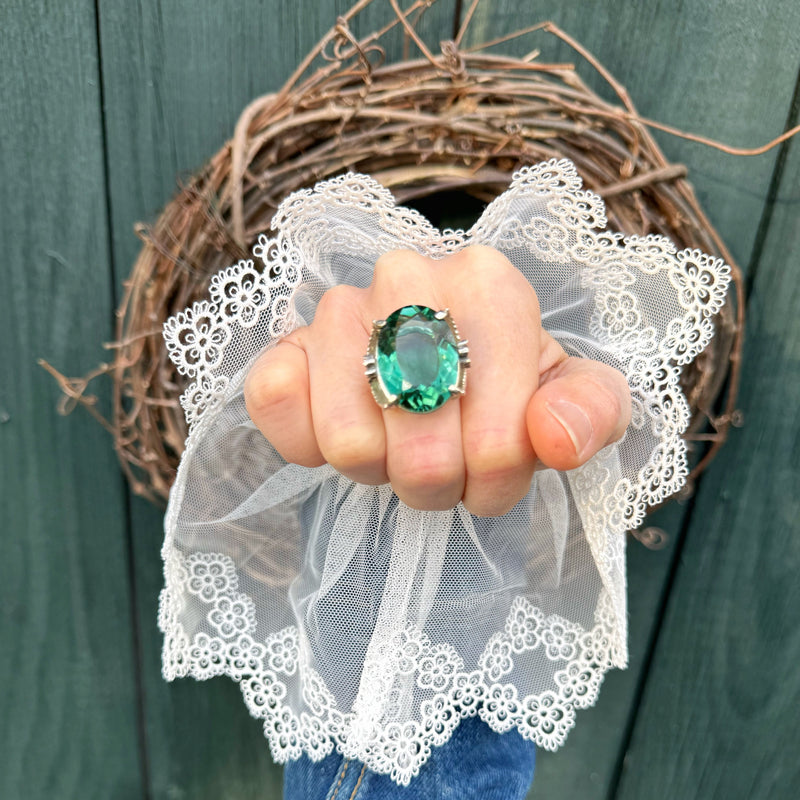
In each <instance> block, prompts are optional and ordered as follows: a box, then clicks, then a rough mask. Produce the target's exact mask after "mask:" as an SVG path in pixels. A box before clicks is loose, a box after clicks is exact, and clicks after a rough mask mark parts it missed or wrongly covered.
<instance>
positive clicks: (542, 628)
mask: <svg viewBox="0 0 800 800" xmlns="http://www.w3.org/2000/svg"><path fill="white" fill-rule="evenodd" d="M605 223H606V218H605V210H604V207H603V203H602V201H601V200H600V198H599V197H597V196H596V195H594V194H593V193H591V192H588V191H585V190H583V189H582V186H581V181H580V179H579V177H578V175H577V173H576V171H575V168H574V166H573V165H572V164H571V162H569V161H566V160H560V161H556V160H553V161H549V162H546V163H543V164H539V165H536V166H533V167H529V168H525V169H522V170H520V171H519V172H518V173H517V174H516V175H515V176H514V179H513V181H512V183H511V185H510V187H509V189H508V190H507V191H506V192H505V193H504V194H503V195H501V196H500V197H498V198H497V199H496V200H495V201H494V202H493V203H491V204H490V205H489V206H488V207H487V209H486V211H485V212H484V214H483V215H482V216H481V218H480V220H479V221H478V222H477V223H476V224H475V225H474V226H473V227H472V228H471V229H470V230H469V231H467V232H464V231H451V230H445V231H439V230H437V229H435V228H434V227H433V226H432V225H431V224H430V223H429V222H428V221H427V220H426V219H424V217H422V216H421V215H420V214H419V213H418V212H416V211H413V210H410V209H406V208H402V207H398V206H397V205H396V204H395V202H394V198H393V197H392V195H391V194H390V193H389V192H388V191H387V190H386V189H385V188H383V187H381V186H380V185H379V184H377V183H376V182H375V181H373V180H372V179H371V178H369V177H366V176H363V175H352V174H349V175H345V176H342V177H340V178H335V179H333V180H329V181H326V182H324V183H320V184H318V185H317V186H316V187H315V188H314V189H311V190H304V191H301V192H298V193H296V194H294V195H292V196H291V197H289V198H288V199H287V200H285V201H284V202H283V204H282V205H281V206H280V208H279V209H278V212H277V213H276V215H275V218H274V220H273V228H274V229H275V230H276V231H277V235H276V236H275V237H274V238H268V237H267V236H265V235H262V236H260V237H259V239H258V242H257V244H256V246H255V248H254V250H253V258H252V259H246V260H243V261H240V262H239V263H238V264H235V265H233V266H231V267H229V268H228V269H226V270H223V271H222V272H220V273H219V274H218V275H216V276H215V277H214V279H213V280H212V282H211V285H210V291H209V298H208V299H207V300H204V301H201V302H198V303H195V304H194V305H193V306H191V307H190V308H188V309H186V310H185V311H183V312H181V313H179V314H177V315H176V316H174V317H172V318H171V319H170V320H168V321H167V323H166V324H165V326H164V336H165V340H166V343H167V347H168V350H169V353H170V356H171V358H172V360H173V361H174V362H175V364H176V366H177V368H178V371H179V372H180V373H181V374H182V375H184V376H185V377H186V378H187V379H189V381H190V383H189V385H188V387H187V389H186V391H185V392H184V394H183V396H182V397H181V404H182V406H183V408H184V410H185V413H186V418H187V422H188V424H189V426H190V432H189V437H188V439H187V446H186V452H185V454H184V456H183V459H182V461H181V466H180V468H179V471H178V477H177V479H176V483H175V486H174V487H173V491H172V494H171V497H170V505H169V508H168V512H167V518H166V538H165V542H164V547H163V551H162V555H163V558H164V564H165V587H164V589H163V591H162V593H161V597H160V605H159V627H160V629H161V631H162V632H163V634H164V645H163V672H164V676H165V678H166V679H168V680H172V679H174V678H176V677H182V676H192V677H194V678H198V679H205V678H209V677H212V676H215V675H227V676H229V677H231V678H232V679H234V680H236V681H237V682H238V683H239V685H240V687H241V690H242V694H243V697H244V701H245V703H246V705H247V707H248V709H249V711H250V713H251V714H252V715H253V716H254V717H257V718H259V719H261V720H263V725H264V733H265V736H266V738H267V739H268V741H269V745H270V748H271V750H272V753H273V755H274V757H275V759H276V760H277V761H280V762H286V761H287V760H290V759H295V758H298V757H299V756H300V755H301V754H303V753H306V754H307V755H309V756H310V757H311V758H312V759H314V760H319V759H321V758H323V757H324V756H326V755H327V754H328V753H330V752H331V751H332V750H333V749H334V748H336V749H337V750H339V751H340V752H341V753H343V754H344V755H346V756H348V757H351V758H356V759H359V760H362V761H364V762H365V763H366V764H367V766H368V767H369V768H370V769H372V770H374V771H377V772H380V773H385V774H389V775H390V776H391V777H392V779H393V780H395V781H396V782H398V783H401V784H408V783H409V782H410V780H411V779H412V778H413V777H414V776H415V775H416V774H417V773H418V771H419V769H420V767H421V766H422V765H423V764H424V763H425V761H426V759H427V758H428V756H429V755H430V753H431V749H432V748H433V747H437V746H439V745H441V744H443V743H445V742H446V741H447V740H448V739H449V738H450V736H451V734H452V733H453V731H454V730H455V728H456V726H457V725H458V723H459V721H460V720H461V719H462V718H463V717H466V716H473V715H475V714H478V715H479V716H480V717H481V718H482V719H483V720H484V721H485V722H486V723H487V724H489V725H490V726H491V727H492V728H493V729H494V730H496V731H498V732H501V733H502V732H505V731H509V730H511V729H512V728H516V729H517V730H518V731H519V732H520V733H521V734H522V735H523V736H524V737H526V738H528V739H532V740H533V741H535V742H536V743H537V744H538V745H539V746H541V747H544V748H546V749H549V750H552V749H556V748H557V747H559V746H560V745H561V744H562V743H563V741H564V739H565V737H566V735H567V733H568V731H569V730H570V728H571V727H572V725H573V724H574V722H575V713H576V711H577V710H579V709H582V708H586V707H588V706H591V705H592V704H593V703H594V701H595V699H596V697H597V694H598V691H599V688H600V684H601V682H602V679H603V676H604V674H605V672H606V671H607V670H608V669H610V668H611V667H612V666H617V667H624V666H625V665H626V663H627V632H626V605H625V602H626V601H625V564H624V559H625V550H624V548H625V537H624V534H625V532H626V531H627V530H630V529H631V528H634V527H636V526H637V525H638V524H640V522H641V521H642V518H643V516H644V512H645V509H646V507H647V506H648V505H650V504H653V503H658V502H660V501H662V500H663V499H664V498H666V497H668V496H669V495H670V494H672V493H674V492H675V491H677V490H678V489H679V488H680V487H681V486H682V485H683V483H684V482H685V479H686V475H687V466H686V448H685V444H684V442H683V440H682V438H681V434H682V433H683V431H684V430H685V429H686V427H687V425H688V423H689V408H688V405H687V403H686V400H685V398H684V396H683V394H682V392H681V390H680V386H679V378H680V371H681V367H683V366H684V365H686V364H688V363H689V362H691V361H692V359H694V358H695V356H696V355H697V354H698V353H699V352H701V351H702V350H703V348H704V347H705V346H706V345H707V344H708V341H709V340H710V338H711V336H712V333H713V324H712V317H713V315H714V314H715V313H716V312H717V311H719V309H720V308H721V307H722V305H723V303H724V302H725V297H726V292H727V288H728V283H729V278H730V271H729V268H728V267H727V266H726V265H725V264H723V263H722V262H721V261H720V260H719V259H715V258H712V257H710V256H708V255H705V254H703V253H701V252H699V251H697V250H684V251H681V252H676V249H675V247H674V245H673V244H672V243H671V242H670V241H668V240H667V239H665V238H663V237H660V236H647V237H635V236H632V237H628V238H623V237H622V236H621V235H619V234H616V233H612V232H609V231H606V230H604V226H605ZM471 244H482V245H488V246H491V247H494V248H496V249H498V250H500V251H501V252H503V253H504V254H505V255H506V256H507V257H508V258H509V259H510V260H511V262H512V263H513V264H515V266H517V267H518V268H519V269H520V270H521V271H522V272H523V273H524V274H525V275H526V277H528V279H529V281H530V282H531V284H532V285H533V287H534V289H535V290H536V292H537V295H538V296H539V299H540V304H541V308H542V324H543V325H544V327H545V328H546V329H547V330H548V331H549V332H550V333H551V334H552V335H553V336H554V337H555V338H556V339H557V340H558V341H559V342H560V343H561V344H562V346H563V347H564V348H565V349H566V350H567V352H569V353H571V354H573V355H581V356H584V357H589V358H595V359H598V360H602V361H605V362H606V363H610V364H612V365H613V366H615V367H616V368H618V369H620V370H621V371H622V372H623V374H625V375H626V377H627V380H628V383H629V386H630V389H631V394H632V398H633V417H632V421H631V424H630V426H629V428H628V430H627V432H626V434H625V436H624V438H623V439H622V440H621V441H620V442H619V443H617V444H615V445H612V446H610V447H607V448H606V449H604V450H603V451H601V452H600V453H599V454H598V455H597V456H595V457H594V458H593V459H591V460H590V461H589V462H588V463H587V464H586V465H585V466H583V467H581V468H579V469H576V470H573V471H572V472H569V473H565V474H558V473H554V472H553V471H552V470H543V471H542V472H539V473H537V475H536V478H535V479H534V483H533V485H532V487H531V491H530V493H529V495H528V497H527V498H526V499H525V501H523V502H522V503H521V504H520V506H519V507H518V508H517V509H515V511H514V512H511V513H510V514H509V515H506V517H504V518H497V520H494V521H491V522H486V521H481V520H477V519H475V518H472V517H471V516H470V515H469V514H468V513H467V512H466V511H465V510H464V509H463V507H457V508H456V509H454V510H453V511H452V512H415V511H413V510H412V509H408V508H406V507H404V506H402V504H400V503H399V502H398V501H397V499H396V498H395V497H394V496H393V495H392V494H391V491H390V489H389V488H388V487H363V486H359V485H356V484H352V483H351V482H349V481H347V480H346V479H344V478H343V477H342V476H339V475H338V474H336V473H335V472H334V471H333V470H332V469H330V468H329V467H321V468H318V469H313V470H311V469H308V470H306V469H303V468H300V467H295V466H292V465H288V464H286V463H285V462H283V461H282V459H280V457H279V456H278V455H277V454H276V453H275V451H274V450H272V448H271V447H270V445H269V443H268V442H265V441H264V440H263V437H261V435H260V434H259V433H258V432H257V431H255V429H254V427H253V426H252V423H250V422H249V419H248V418H247V414H246V411H245V409H244V404H243V400H242V385H243V382H244V377H245V376H246V374H247V370H248V369H249V367H250V365H251V364H252V363H253V361H254V360H255V358H257V356H258V355H259V354H260V353H261V352H263V351H264V350H265V349H266V348H268V347H270V346H272V345H273V344H274V343H275V342H277V341H278V340H279V339H280V338H281V337H282V336H284V335H285V334H286V333H288V332H290V331H291V330H293V329H294V328H295V327H297V326H298V325H302V324H307V323H308V322H310V321H311V319H312V318H313V313H314V309H315V308H316V303H317V302H318V300H319V298H320V297H321V296H322V294H323V293H324V291H326V290H327V289H328V288H330V287H331V286H333V285H335V284H336V283H344V282H346V283H353V284H354V285H362V286H364V285H368V284H369V282H370V279H371V268H372V265H374V262H375V260H377V258H378V257H379V256H380V254H381V253H384V252H388V251H390V250H396V249H398V248H401V247H402V248H406V249H413V250H416V251H418V252H420V253H422V254H425V255H428V256H431V257H433V258H439V257H442V256H445V255H447V254H449V253H452V252H455V251H457V250H459V249H461V248H463V247H466V246H468V245H471ZM376 575H377V576H378V577H377V578H376V577H375V576H376ZM587 587H588V588H587Z"/></svg>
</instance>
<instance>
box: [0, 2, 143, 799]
mask: <svg viewBox="0 0 800 800" xmlns="http://www.w3.org/2000/svg"><path fill="white" fill-rule="evenodd" d="M98 76H99V67H98V58H97V48H96V28H95V13H94V5H93V3H92V2H90V1H89V0H70V1H69V2H64V3H59V4H52V3H46V2H41V1H40V0H33V1H28V0H26V1H25V2H22V0H13V1H12V2H6V3H4V4H3V7H2V10H0V108H2V115H0V141H2V146H0V175H2V181H0V207H2V209H3V213H2V214H0V243H1V244H0V247H1V249H2V253H3V259H4V263H3V271H2V272H3V274H2V278H0V287H1V288H0V351H1V352H2V357H0V510H2V523H0V525H1V526H2V527H1V528H0V537H1V538H2V550H1V552H0V642H2V645H0V687H2V689H1V690H0V752H2V759H1V760H2V768H1V769H0V797H3V798H4V800H39V799H40V798H41V799H42V800H44V798H47V800H50V798H65V799H66V798H82V799H83V798H97V800H106V798H110V797H116V798H137V797H142V796H143V786H142V776H141V764H140V754H139V747H138V737H137V710H136V702H137V697H136V681H135V659H134V657H133V652H132V635H131V618H132V614H131V600H130V593H129V579H128V566H129V565H128V558H127V545H126V499H125V490H124V486H123V482H122V480H121V476H120V473H119V470H118V468H117V465H116V463H115V461H116V459H115V457H114V454H113V450H112V447H111V440H110V437H109V436H108V434H107V433H105V431H103V430H102V429H101V428H100V426H98V425H97V424H96V423H95V422H94V421H93V420H91V419H90V418H89V416H88V415H87V414H83V413H81V414H76V415H75V416H74V417H72V418H70V419H66V420H65V419H63V418H61V417H59V416H58V414H57V413H56V403H57V400H58V399H59V396H60V394H59V391H58V389H57V387H56V384H55V382H54V381H53V379H52V378H50V377H49V376H48V375H47V374H46V373H45V371H44V370H43V369H41V368H40V367H39V366H37V363H36V361H37V358H46V359H47V360H49V361H50V362H52V363H53V364H54V365H56V366H57V367H58V368H60V369H62V370H63V371H65V372H66V373H67V374H81V373H82V372H83V371H85V370H86V369H87V368H88V367H89V366H91V365H93V364H94V363H96V360H97V343H98V341H101V340H105V339H107V338H108V337H109V336H110V334H111V319H112V311H113V305H112V292H111V282H112V278H111V272H110V269H109V264H108V253H109V242H108V231H107V217H106V205H105V175H104V169H103V140H102V127H101V111H100V93H99V88H98ZM101 399H102V400H107V397H106V396H105V395H103V397H102V398H101Z"/></svg>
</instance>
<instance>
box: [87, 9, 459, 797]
mask: <svg viewBox="0 0 800 800" xmlns="http://www.w3.org/2000/svg"><path fill="white" fill-rule="evenodd" d="M405 5H407V3H406V2H403V3H401V6H405ZM350 6H351V2H350V0H326V1H325V2H318V1H317V0H295V1H294V2H288V1H287V0H269V1H268V2H262V1H261V0H243V2H240V3H237V4H236V5H235V6H232V5H231V4H221V3H218V2H215V1H214V0H202V2H194V3H177V4H172V3H167V4H165V3H160V2H157V0H142V2H139V3H136V4H132V3H128V2H124V0H114V1H113V2H107V3H103V4H102V5H101V8H100V35H101V46H102V52H103V80H104V86H105V98H106V104H105V119H106V134H107V140H108V156H109V158H108V160H109V186H110V191H109V194H110V198H111V214H112V231H113V255H114V262H115V264H116V266H117V272H118V273H119V275H120V276H125V275H126V274H127V272H128V270H129V268H130V266H131V265H132V263H133V261H134V259H135V256H136V253H137V252H138V249H139V246H140V243H139V241H138V240H137V239H136V237H135V236H134V235H133V225H134V223H135V222H136V221H138V220H141V219H147V218H152V217H154V216H155V215H156V213H157V211H158V209H159V208H160V207H161V206H162V205H163V204H164V203H165V202H166V201H167V200H168V199H169V197H170V195H172V194H173V192H174V189H175V180H176V176H179V175H181V174H187V173H191V172H193V171H195V170H196V169H198V168H199V167H200V166H201V165H202V164H203V163H204V162H205V161H206V160H207V159H208V158H210V157H211V156H212V155H213V154H214V153H215V152H216V151H217V150H218V149H219V148H220V147H221V146H222V145H223V143H224V142H225V141H226V140H227V139H228V138H230V136H231V135H232V133H233V128H234V125H235V123H236V120H237V118H238V116H239V114H240V112H241V111H242V109H243V108H244V107H245V105H247V103H248V102H249V101H250V100H252V99H253V98H254V97H257V96H259V95H261V94H264V93H267V92H270V91H274V90H276V89H277V88H279V87H280V86H281V85H282V84H283V82H284V81H285V80H286V79H287V78H288V77H289V75H290V74H291V73H292V71H293V70H294V68H295V67H296V66H297V64H298V63H299V62H300V60H301V59H302V57H303V56H305V54H306V53H307V52H308V50H309V49H310V48H311V47H312V46H313V45H314V44H315V43H316V42H317V41H318V40H319V39H320V38H321V37H322V35H323V34H324V33H325V32H326V31H327V30H328V29H329V28H330V27H331V26H332V25H333V24H334V23H335V21H336V17H337V15H339V14H342V13H344V12H345V11H346V10H347V9H348V8H349V7H350ZM454 7H455V3H454V0H439V2H437V3H436V4H435V5H434V6H433V7H432V8H431V9H430V10H429V11H428V12H427V13H426V15H425V17H424V18H423V23H422V25H421V31H422V32H423V35H424V36H426V38H427V39H428V41H430V42H432V43H434V44H436V43H438V41H439V40H440V39H442V38H448V37H449V36H450V35H451V31H452V19H453V11H454ZM391 13H392V12H391V7H390V6H389V3H388V0H376V2H374V3H373V4H372V6H370V7H369V8H368V9H367V11H366V12H365V13H364V15H363V17H362V18H361V19H360V20H359V21H358V22H357V23H356V24H355V25H354V26H353V29H354V32H355V33H356V34H357V35H358V34H365V33H368V32H370V31H372V30H374V29H376V28H377V27H378V25H379V24H380V23H381V22H382V21H383V22H385V21H387V20H388V19H389V15H390V14H391ZM399 47H401V44H400V43H399V41H398V39H395V43H394V48H395V52H396V48H399ZM132 515H133V525H134V562H135V576H136V596H137V610H138V618H139V632H140V638H141V642H142V659H143V662H142V670H143V680H144V687H145V690H144V694H145V716H146V733H147V754H148V761H149V766H150V774H151V786H150V790H151V792H152V797H153V798H171V799H175V800H177V799H179V798H187V800H189V799H190V800H202V798H218V797H225V798H226V800H228V799H229V800H244V798H254V799H255V798H260V800H263V799H264V798H273V797H278V796H279V794H280V784H281V771H280V769H279V768H278V767H276V766H275V765H274V764H273V763H272V761H271V758H270V756H269V751H268V748H267V743H266V740H265V738H264V736H263V733H262V730H261V725H260V723H259V722H258V721H256V720H254V719H252V718H251V717H250V716H249V715H248V713H247V710H246V708H245V706H244V703H243V702H242V699H241V695H240V693H239V690H238V688H237V687H236V685H235V684H234V683H233V682H232V681H230V680H228V679H225V678H223V679H220V678H217V679H214V680H212V681H206V682H202V683H200V682H196V681H194V680H181V681H176V682H175V683H173V684H166V683H165V682H164V681H163V680H162V678H161V675H160V651H161V635H160V633H159V632H158V630H157V627H156V612H157V599H158V593H159V591H160V589H161V587H162V584H163V579H162V565H161V559H160V555H159V553H160V548H161V542H162V538H163V531H162V519H161V513H160V512H159V511H158V510H156V509H154V508H152V507H150V506H148V505H147V504H146V503H144V502H143V501H141V500H139V499H137V498H134V499H133V500H132Z"/></svg>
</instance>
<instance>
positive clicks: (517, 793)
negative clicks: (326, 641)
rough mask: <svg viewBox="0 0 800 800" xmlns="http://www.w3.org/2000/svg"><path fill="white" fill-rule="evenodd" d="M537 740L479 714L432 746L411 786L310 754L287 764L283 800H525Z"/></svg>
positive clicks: (334, 757) (355, 765)
mask: <svg viewBox="0 0 800 800" xmlns="http://www.w3.org/2000/svg"><path fill="white" fill-rule="evenodd" d="M535 755H536V751H535V747H534V744H533V742H529V741H527V740H525V739H523V738H522V737H521V736H520V735H519V733H517V731H515V730H514V731H511V732H509V733H504V734H499V733H495V732H494V731H493V730H492V729H491V728H490V727H489V726H488V725H486V724H485V723H484V722H482V721H481V720H480V719H479V718H478V717H468V718H467V719H464V720H462V721H461V724H460V725H459V726H458V728H456V730H455V732H454V733H453V736H452V738H451V739H450V741H448V742H447V744H444V745H442V746H441V747H434V748H433V752H432V753H431V757H430V758H429V759H428V761H426V762H425V764H423V766H422V768H421V769H420V772H419V775H418V776H417V777H416V778H414V779H412V781H411V784H410V785H409V786H398V785H397V784H396V783H394V781H392V780H391V778H389V776H388V775H378V774H377V773H374V772H370V771H369V770H368V769H366V767H365V766H364V765H363V764H362V763H361V762H360V761H348V760H347V759H344V758H343V757H342V756H340V755H339V754H338V753H336V752H334V753H332V754H331V755H329V756H328V757H327V758H324V759H323V760H322V761H320V762H318V763H316V764H315V763H314V762H313V761H311V759H310V758H308V757H307V756H303V757H302V758H301V759H299V760H298V761H292V762H290V763H289V764H287V765H286V768H285V770H284V778H283V797H284V800H413V799H414V798H425V800H473V798H475V800H522V798H524V797H525V794H526V793H527V791H528V789H529V787H530V784H531V781H532V780H533V767H534V761H535Z"/></svg>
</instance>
